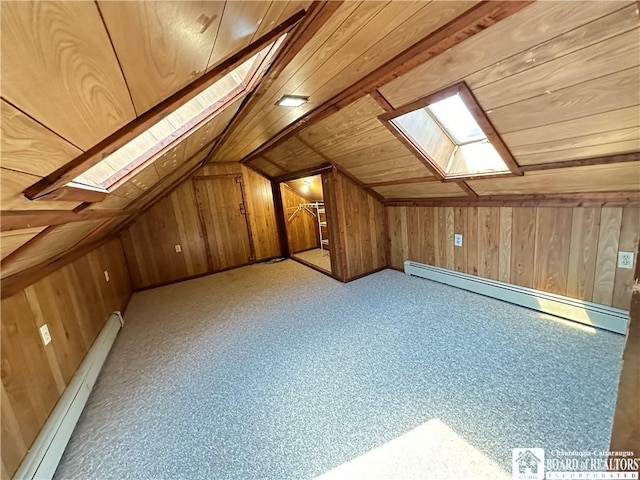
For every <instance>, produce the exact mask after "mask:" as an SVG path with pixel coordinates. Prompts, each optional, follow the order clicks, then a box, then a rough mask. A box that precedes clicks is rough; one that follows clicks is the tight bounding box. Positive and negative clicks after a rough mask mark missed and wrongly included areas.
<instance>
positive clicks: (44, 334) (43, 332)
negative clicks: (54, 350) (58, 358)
mask: <svg viewBox="0 0 640 480" xmlns="http://www.w3.org/2000/svg"><path fill="white" fill-rule="evenodd" d="M40 337H41V338H42V343H43V344H44V345H45V346H46V345H49V344H50V343H51V334H50V333H49V327H48V326H47V324H46V323H45V324H44V325H42V326H41V327H40Z"/></svg>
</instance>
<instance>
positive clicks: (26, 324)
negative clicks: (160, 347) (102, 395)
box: [1, 239, 131, 478]
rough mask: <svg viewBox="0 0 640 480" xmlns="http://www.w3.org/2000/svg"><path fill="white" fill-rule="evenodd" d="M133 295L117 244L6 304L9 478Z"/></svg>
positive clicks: (5, 452) (5, 467)
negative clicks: (43, 334) (45, 337)
mask: <svg viewBox="0 0 640 480" xmlns="http://www.w3.org/2000/svg"><path fill="white" fill-rule="evenodd" d="M104 270H107V271H108V272H109V277H110V281H109V282H107V281H106V278H105V276H104V273H103V272H104ZM130 297H131V284H130V281H129V274H128V272H127V265H126V263H125V259H124V255H123V251H122V246H121V244H120V241H119V240H118V239H115V240H112V241H110V242H108V243H106V244H104V245H103V246H101V247H99V248H97V249H95V250H93V251H92V252H90V253H88V254H87V255H85V256H83V257H81V258H79V259H77V260H75V261H73V262H71V263H69V264H67V265H65V266H64V267H62V268H60V269H59V270H57V271H55V272H54V273H51V274H50V275H47V276H46V277H44V278H42V279H41V280H39V281H38V282H36V283H34V284H32V285H30V286H28V287H26V288H25V289H24V290H21V291H20V292H18V293H16V294H15V295H12V296H10V297H8V298H6V299H4V300H2V306H1V308H2V399H1V410H2V422H1V426H2V436H1V442H2V478H11V476H12V475H13V474H14V473H15V471H16V470H17V468H18V467H19V465H20V463H21V462H22V460H23V458H24V456H25V455H26V453H27V450H28V449H29V448H30V447H31V445H32V443H33V441H34V440H35V438H36V436H37V435H38V433H39V432H40V430H41V428H42V426H43V425H44V423H45V421H46V420H47V418H48V417H49V414H50V413H51V411H52V410H53V408H54V407H55V405H56V403H57V402H58V399H59V398H60V396H61V395H62V393H63V391H64V389H65V388H66V386H67V384H68V383H69V381H70V380H71V378H72V377H73V375H74V374H75V372H76V370H77V368H78V366H79V365H80V363H81V362H82V360H83V359H84V357H85V355H86V353H87V351H88V350H89V348H90V347H91V345H92V344H93V341H94V340H95V338H96V337H97V335H98V333H100V331H101V330H102V327H103V326H104V323H105V321H106V319H107V318H108V317H109V314H110V313H111V312H113V311H115V310H121V311H123V310H124V309H125V308H126V305H127V303H128V301H129V298H130ZM45 323H46V324H47V325H48V326H49V332H50V333H51V337H52V341H51V343H50V344H49V345H47V346H46V347H45V346H43V344H42V342H41V340H40V334H39V331H38V329H39V327H40V326H42V325H43V324H45Z"/></svg>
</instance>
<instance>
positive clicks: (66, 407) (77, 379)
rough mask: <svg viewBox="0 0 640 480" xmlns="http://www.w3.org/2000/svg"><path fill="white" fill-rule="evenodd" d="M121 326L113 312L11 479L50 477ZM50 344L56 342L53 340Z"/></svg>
mask: <svg viewBox="0 0 640 480" xmlns="http://www.w3.org/2000/svg"><path fill="white" fill-rule="evenodd" d="M123 325H124V320H123V319H122V314H121V313H120V312H113V313H112V314H111V315H110V316H109V318H108V319H107V322H106V323H105V326H104V327H103V329H102V332H100V334H99V335H98V338H96V340H95V342H94V343H93V345H92V347H91V349H89V352H88V353H87V356H86V357H85V359H84V361H83V362H82V363H81V364H80V367H79V368H78V371H77V372H76V373H75V375H74V376H73V378H72V379H71V381H70V382H69V385H67V388H66V389H65V391H64V393H63V394H62V396H61V397H60V400H59V401H58V404H57V405H56V407H55V408H54V409H53V412H51V415H50V416H49V419H48V420H47V422H46V423H45V424H44V427H43V428H42V430H41V431H40V434H39V435H38V437H37V438H36V440H35V442H34V443H33V446H32V447H31V449H30V450H29V452H28V453H27V456H26V457H25V459H24V461H23V462H22V464H21V465H20V468H19V469H18V471H17V472H16V474H15V476H14V479H15V480H31V479H50V478H53V475H54V473H55V471H56V468H57V467H58V463H60V459H61V458H62V454H63V453H64V449H65V448H66V446H67V443H69V439H70V438H71V434H72V433H73V429H74V428H75V426H76V423H78V419H79V418H80V414H81V413H82V410H83V409H84V406H85V404H86V403H87V400H88V398H89V394H90V393H91V389H92V388H93V385H94V384H95V382H96V379H97V378H98V374H99V373H100V370H101V369H102V365H103V364H104V361H105V360H106V358H107V355H108V354H109V351H110V350H111V346H112V345H113V342H114V341H115V339H116V336H117V335H118V332H119V331H120V329H121V328H122V326H123ZM53 341H54V342H55V338H54V339H53Z"/></svg>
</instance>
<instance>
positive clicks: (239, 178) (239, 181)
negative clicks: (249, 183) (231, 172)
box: [235, 175, 242, 183]
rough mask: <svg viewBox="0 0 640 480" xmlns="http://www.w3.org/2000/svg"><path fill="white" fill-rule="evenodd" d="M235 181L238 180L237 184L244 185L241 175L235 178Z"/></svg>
mask: <svg viewBox="0 0 640 480" xmlns="http://www.w3.org/2000/svg"><path fill="white" fill-rule="evenodd" d="M235 179H236V183H242V177H241V176H240V175H238V176H237V177H235Z"/></svg>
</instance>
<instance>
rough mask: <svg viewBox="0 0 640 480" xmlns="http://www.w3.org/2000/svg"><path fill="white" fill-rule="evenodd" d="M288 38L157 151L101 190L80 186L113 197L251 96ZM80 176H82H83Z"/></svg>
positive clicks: (136, 161)
mask: <svg viewBox="0 0 640 480" xmlns="http://www.w3.org/2000/svg"><path fill="white" fill-rule="evenodd" d="M286 35H287V34H286V33H284V34H282V35H281V36H280V37H278V38H277V39H275V40H274V41H273V42H272V43H271V44H269V45H266V46H265V47H264V48H262V50H260V51H258V52H256V53H255V55H254V56H255V60H254V62H253V64H252V65H251V67H250V69H249V71H248V72H247V74H246V76H245V77H244V79H243V80H242V81H241V82H240V84H239V85H238V86H237V87H236V88H234V89H233V90H231V91H230V92H229V93H227V94H226V95H225V96H224V97H222V98H220V99H219V100H218V101H216V102H215V103H214V104H212V105H211V106H210V107H208V108H207V109H206V110H204V111H203V112H201V113H200V114H198V115H196V116H195V117H193V118H192V119H191V120H189V121H188V122H187V123H185V124H184V125H182V126H181V127H179V128H178V129H176V130H175V131H174V132H173V133H172V134H171V135H170V136H169V137H166V138H164V139H163V140H161V141H159V142H158V143H157V144H156V145H155V146H154V147H152V148H151V149H149V150H147V151H146V152H145V153H143V154H142V155H140V156H139V157H138V158H136V159H134V160H132V161H131V162H130V163H128V164H127V165H126V166H124V167H122V168H121V169H120V170H118V171H117V172H116V173H115V174H113V175H111V176H110V177H108V178H107V179H105V180H104V181H103V182H101V183H100V184H99V185H98V186H94V185H90V184H84V183H81V185H86V186H87V188H90V189H94V190H98V189H103V191H104V192H105V193H111V192H113V191H114V190H117V189H118V188H119V187H121V186H122V185H123V184H125V183H126V182H128V181H129V180H131V178H133V177H135V176H136V175H137V174H138V173H140V172H141V171H142V170H144V169H145V168H146V167H148V166H149V165H150V164H152V163H153V162H155V161H156V160H157V159H158V158H160V157H161V156H162V155H164V154H165V153H166V152H168V151H169V150H171V149H172V148H174V147H175V146H176V145H177V144H178V143H179V142H181V141H183V140H184V139H185V138H186V137H188V136H190V135H191V134H192V133H194V132H195V130H197V129H198V128H200V127H201V126H202V125H204V124H205V123H207V122H209V121H210V120H212V119H213V118H215V117H216V116H217V115H220V114H221V113H222V112H224V110H225V109H226V108H227V107H228V106H229V105H231V104H232V103H234V102H235V101H237V100H238V99H240V98H241V97H242V96H244V95H246V94H248V93H249V92H250V91H251V90H252V89H253V88H254V87H255V85H256V83H257V82H258V81H259V80H260V79H261V78H262V76H263V74H264V73H266V71H267V70H268V68H269V65H270V64H271V62H272V61H273V59H274V58H275V56H276V54H277V53H278V52H279V50H280V47H281V45H282V43H283V41H284V39H285V38H286ZM240 66H241V64H240V65H238V67H240ZM221 78H224V77H221ZM213 85H215V82H214V83H212V84H211V85H210V86H209V87H211V86H213ZM209 87H207V88H209ZM205 90H206V89H205ZM205 90H203V91H205ZM194 98H195V97H194ZM161 120H162V119H159V120H158V122H159V121H161ZM155 125H157V123H156V124H154V125H152V126H150V127H149V128H152V127H153V126H155ZM147 131H148V129H147V130H145V131H144V132H142V133H141V134H140V135H142V134H144V133H145V132H147ZM208 147H210V145H206V146H205V147H203V148H208ZM201 150H202V149H201ZM114 151H116V150H114ZM199 152H200V151H198V152H196V155H197V154H198V153H199ZM105 158H108V157H105ZM90 168H92V167H90ZM87 170H89V169H87ZM79 176H82V174H81V175H79ZM114 177H115V178H114ZM77 178H78V177H76V178H74V180H72V181H71V182H69V184H68V185H71V184H74V183H76V184H77V183H79V182H78V181H77Z"/></svg>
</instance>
